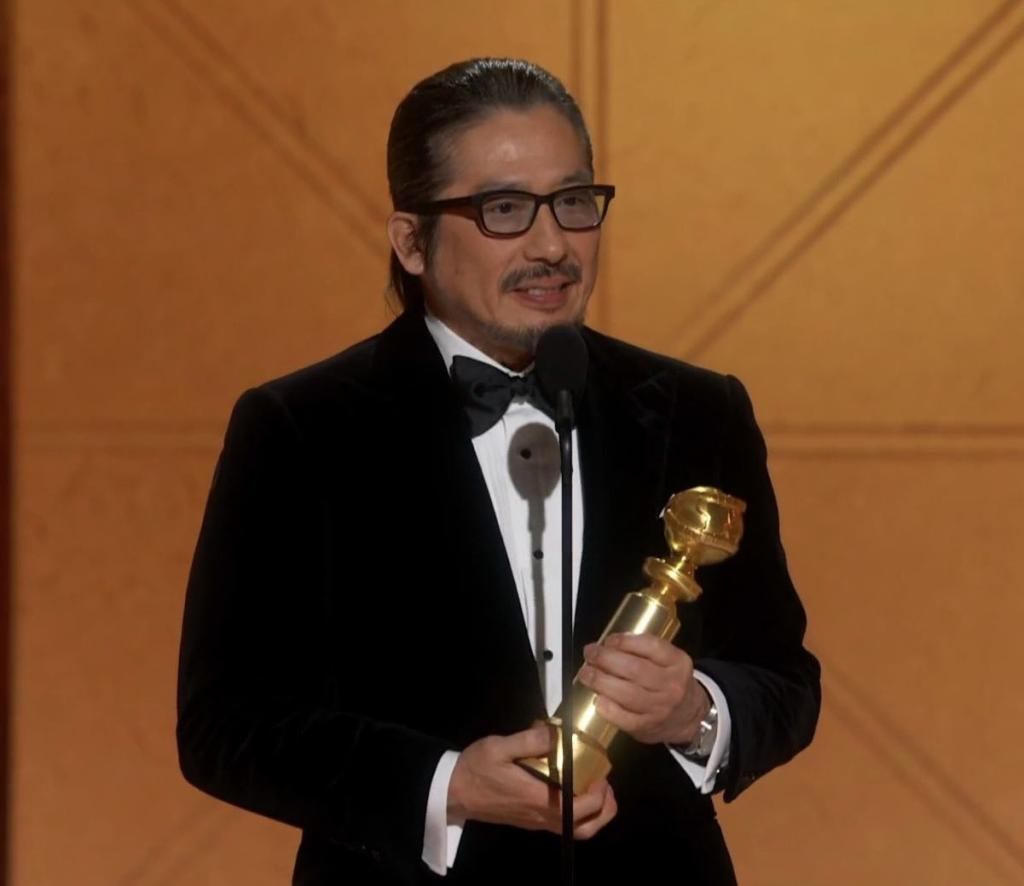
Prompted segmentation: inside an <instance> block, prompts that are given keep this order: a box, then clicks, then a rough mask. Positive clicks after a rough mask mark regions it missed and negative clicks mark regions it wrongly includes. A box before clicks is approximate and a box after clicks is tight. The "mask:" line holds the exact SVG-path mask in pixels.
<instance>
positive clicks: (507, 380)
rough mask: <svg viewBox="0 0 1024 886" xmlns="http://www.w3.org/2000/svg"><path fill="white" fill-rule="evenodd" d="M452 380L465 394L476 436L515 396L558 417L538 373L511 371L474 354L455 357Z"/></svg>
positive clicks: (500, 415) (495, 421) (498, 415)
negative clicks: (498, 367) (537, 376)
mask: <svg viewBox="0 0 1024 886" xmlns="http://www.w3.org/2000/svg"><path fill="white" fill-rule="evenodd" d="M452 381H453V382H454V383H455V387H456V389H457V390H458V392H459V396H460V397H461V398H462V405H463V406H464V407H465V408H466V415H468V416H469V427H470V431H471V433H472V435H473V436H474V437H479V436H480V435H481V434H482V433H483V432H484V431H487V430H490V428H492V427H494V425H496V424H497V423H498V421H499V420H500V419H501V417H502V416H503V415H504V414H505V412H506V410H507V409H508V405H509V403H511V402H512V400H513V399H514V398H515V397H525V398H526V399H527V400H529V401H530V402H531V403H532V404H533V405H534V406H536V407H537V408H538V409H539V410H541V412H544V413H545V414H547V415H549V416H551V418H554V417H555V410H554V409H553V408H552V407H551V404H550V403H548V401H547V400H546V399H545V397H544V394H543V392H542V391H541V389H540V385H538V384H537V378H536V375H535V374H534V373H532V372H528V373H527V374H526V375H523V376H517V375H509V374H508V373H507V372H502V371H501V370H500V369H496V368H495V367H493V366H491V365H489V364H487V363H481V362H480V361H479V360H474V359H473V358H472V357H454V358H452Z"/></svg>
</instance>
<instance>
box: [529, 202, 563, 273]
mask: <svg viewBox="0 0 1024 886" xmlns="http://www.w3.org/2000/svg"><path fill="white" fill-rule="evenodd" d="M524 251H525V255H526V258H528V259H530V260H532V261H539V262H545V263H547V264H558V263H559V262H560V261H562V260H563V259H564V258H566V256H567V255H568V254H569V240H568V238H567V237H566V236H565V231H563V230H562V228H561V227H560V226H559V224H558V222H557V221H555V214H554V213H553V212H552V211H551V207H550V206H549V205H546V204H545V205H544V206H541V207H540V209H539V210H537V217H536V218H535V219H534V220H533V225H532V226H531V227H530V230H529V231H527V232H526V242H525V244H524Z"/></svg>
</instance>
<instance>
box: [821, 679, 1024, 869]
mask: <svg viewBox="0 0 1024 886" xmlns="http://www.w3.org/2000/svg"><path fill="white" fill-rule="evenodd" d="M822 664H823V673H824V675H825V683H826V687H827V690H830V691H827V692H826V696H825V698H826V700H827V705H828V707H829V709H830V713H831V714H833V715H834V716H835V717H836V719H837V720H839V721H840V722H842V723H843V725H844V726H845V727H846V728H847V729H848V730H849V731H850V732H851V733H852V734H853V735H854V736H855V737H856V738H857V739H858V740H859V741H860V742H861V743H862V744H863V745H864V747H865V748H866V749H867V750H868V751H869V752H871V753H872V754H873V755H874V756H875V757H877V758H878V759H879V760H880V762H882V763H883V765H885V767H886V769H888V770H889V772H890V773H891V774H892V776H893V777H894V778H895V779H896V780H898V781H899V782H900V783H901V784H903V785H904V787H906V788H907V789H908V790H909V791H910V792H911V793H912V794H914V795H915V796H916V797H917V798H918V799H919V800H920V801H921V802H922V803H923V804H924V806H925V807H926V808H927V809H928V811H929V812H930V813H931V814H932V815H933V816H934V817H935V818H936V819H937V820H938V821H939V822H941V823H942V824H943V825H944V826H945V827H946V828H947V829H948V830H949V831H950V832H951V833H952V835H953V836H954V837H955V838H956V839H957V840H958V841H959V842H960V843H962V844H964V846H966V847H967V848H968V849H969V850H970V851H971V852H972V853H973V854H974V855H975V856H976V857H977V858H978V859H980V860H981V861H982V862H984V864H985V865H986V867H988V868H989V869H990V870H991V871H993V872H994V873H995V874H997V875H998V876H999V877H1000V879H1001V880H1002V882H1005V883H1014V884H1015V883H1020V882H1021V878H1022V874H1024V845H1021V843H1020V842H1019V841H1018V840H1017V839H1015V838H1014V836H1013V835H1012V834H1010V833H1008V832H1007V831H1006V829H1005V828H1004V827H1003V826H1002V824H1001V823H1000V822H999V821H997V820H996V819H995V818H994V817H993V816H992V815H990V814H989V813H988V811H987V810H986V808H985V807H984V805H983V804H981V803H979V802H978V800H976V799H975V797H974V796H973V795H972V794H971V793H970V792H969V791H967V790H966V789H965V788H963V787H962V786H961V785H960V784H959V782H957V781H956V780H955V779H954V778H953V777H952V776H950V775H949V774H948V772H947V770H946V764H945V763H944V762H943V761H941V760H938V759H936V758H935V757H933V756H932V755H931V754H930V753H928V752H927V751H926V750H925V749H924V748H923V747H921V745H920V744H919V743H918V742H917V741H916V740H915V738H914V737H913V736H911V735H910V734H908V733H907V732H906V731H905V730H904V729H903V727H902V726H901V725H900V724H899V723H898V722H897V721H896V720H895V719H893V718H892V717H890V716H889V715H888V714H886V713H885V712H884V711H883V710H882V709H881V708H880V707H879V706H878V705H877V704H876V703H875V702H874V700H873V699H872V698H871V696H870V694H869V693H868V692H865V691H864V690H863V689H861V688H860V687H859V686H858V685H857V683H856V681H854V680H853V679H852V678H851V677H849V676H848V675H847V674H845V673H843V671H842V670H841V669H839V668H837V667H836V666H835V664H833V663H830V662H827V661H825V660H824V659H822ZM837 690H838V691H837Z"/></svg>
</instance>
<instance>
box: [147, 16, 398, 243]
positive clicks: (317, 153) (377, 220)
mask: <svg viewBox="0 0 1024 886" xmlns="http://www.w3.org/2000/svg"><path fill="white" fill-rule="evenodd" d="M129 5H130V7H131V8H132V9H133V10H134V11H135V12H136V13H137V14H138V15H139V17H140V18H141V19H142V20H143V21H144V22H145V23H146V25H147V26H148V27H149V28H150V30H151V31H152V32H153V33H154V34H155V35H156V36H157V37H158V38H159V39H160V41H161V42H163V43H164V44H165V45H166V46H167V47H168V48H169V49H170V50H171V51H172V52H173V53H174V54H175V55H176V56H178V58H179V59H180V60H181V61H182V62H183V63H184V64H185V66H186V67H187V68H188V69H189V70H191V71H192V72H193V74H195V75H196V77H197V78H198V79H199V80H200V81H201V82H203V83H204V84H206V85H207V86H208V87H209V88H210V90H211V91H212V92H213V94H214V95H216V96H217V98H218V99H220V101H221V102H222V103H223V104H224V105H225V106H226V107H227V108H228V109H229V110H230V111H231V112H232V113H234V114H235V116H237V117H238V118H239V119H240V120H242V121H243V122H244V123H245V124H246V125H247V126H249V128H250V129H251V130H252V131H253V132H254V133H256V135H257V136H259V138H260V139H261V140H262V141H263V142H264V144H265V145H266V146H267V147H268V148H269V149H270V150H271V151H272V152H273V153H274V154H275V155H276V156H277V157H278V158H279V159H280V160H281V161H282V162H284V164H285V165H286V166H287V167H288V168H289V169H291V170H292V172H293V173H294V174H295V175H296V176H297V177H298V178H299V179H300V180H301V181H302V182H303V183H304V184H305V185H306V186H307V188H309V190H310V191H311V192H312V193H313V194H314V196H316V197H317V199H319V200H320V201H321V202H322V203H323V204H324V205H325V206H326V207H327V208H328V209H329V210H330V211H331V213H332V214H333V215H335V216H336V217H337V218H338V219H340V220H341V221H342V222H343V223H344V224H345V225H346V227H348V228H349V230H350V231H351V233H352V234H354V235H355V237H356V239H357V240H358V241H359V242H360V243H362V244H363V245H364V246H365V247H366V248H367V250H368V251H369V252H370V254H371V255H373V256H374V257H375V258H386V257H387V255H388V249H387V248H386V247H385V243H384V240H383V235H382V236H381V237H380V238H377V237H374V236H373V235H372V233H370V232H371V231H373V230H377V229H379V228H381V220H382V219H383V218H384V217H385V216H386V215H387V211H386V210H385V209H384V208H382V207H378V206H377V205H376V204H375V203H374V202H373V201H372V200H370V199H369V198H368V197H367V196H366V195H365V194H363V193H362V191H361V189H359V188H358V187H357V186H356V185H355V183H354V179H353V176H352V175H350V174H349V173H348V172H347V171H346V170H345V169H344V167H343V166H342V165H341V163H339V162H338V161H337V159H336V158H334V157H333V156H332V155H331V154H330V152H329V151H328V150H327V149H326V148H325V147H324V146H323V145H321V144H319V143H318V142H317V141H316V140H315V139H313V138H312V137H311V136H310V135H309V134H308V133H306V132H305V131H303V129H302V127H300V126H297V125H296V124H295V122H294V120H292V119H291V118H290V116H289V115H288V114H287V113H286V112H285V111H284V110H283V109H282V108H281V106H280V105H279V104H277V103H276V102H275V101H274V100H273V99H272V98H271V97H270V94H269V93H268V92H267V91H266V89H265V88H263V87H262V86H261V85H260V84H259V83H258V82H257V80H256V79H255V78H254V77H252V76H251V75H250V74H248V73H247V72H246V71H245V69H244V68H243V67H242V65H241V64H239V63H238V62H237V61H236V60H235V59H234V58H233V57H232V56H231V55H230V53H228V51H227V50H226V49H225V48H224V47H223V46H222V45H221V44H220V43H219V42H218V41H217V40H216V39H214V37H213V36H212V35H211V34H210V33H209V31H207V30H205V29H203V28H202V27H201V26H200V25H199V24H198V23H197V22H196V21H195V20H194V19H192V18H190V17H189V16H188V15H187V14H186V13H185V12H184V10H182V9H181V8H180V7H179V6H177V5H176V4H175V3H173V2H171V0H151V2H146V0H142V2H133V3H130V4H129ZM368 219H369V220H371V221H372V225H368V224H367V221H368Z"/></svg>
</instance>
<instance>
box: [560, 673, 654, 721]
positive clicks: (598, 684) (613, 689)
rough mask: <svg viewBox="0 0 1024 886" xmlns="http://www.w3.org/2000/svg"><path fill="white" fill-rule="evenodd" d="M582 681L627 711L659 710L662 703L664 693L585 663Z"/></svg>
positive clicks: (643, 712) (637, 712)
mask: <svg viewBox="0 0 1024 886" xmlns="http://www.w3.org/2000/svg"><path fill="white" fill-rule="evenodd" d="M580 682H581V683H583V685H584V686H586V687H588V688H589V689H593V690H594V692H596V693H597V694H598V695H600V696H602V697H604V698H610V699H611V700H612V701H614V702H617V703H618V704H619V705H621V706H622V707H623V708H625V709H626V710H627V711H632V712H633V713H635V714H649V713H652V712H654V711H655V710H657V709H658V708H659V707H660V706H661V704H662V699H661V695H662V693H660V692H656V691H652V690H650V689H647V688H645V687H644V686H640V685H638V684H636V683H634V682H632V681H630V680H623V679H621V678H620V677H616V676H614V675H612V674H609V673H606V672H605V671H604V670H599V669H598V668H596V667H591V666H590V665H584V667H583V669H582V670H581V671H580Z"/></svg>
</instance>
